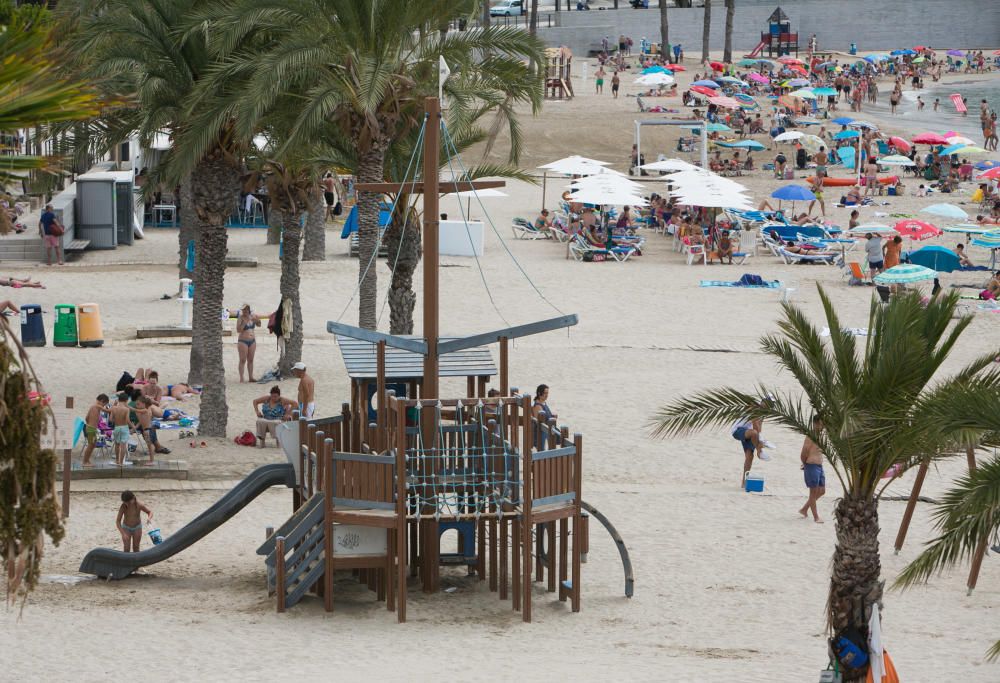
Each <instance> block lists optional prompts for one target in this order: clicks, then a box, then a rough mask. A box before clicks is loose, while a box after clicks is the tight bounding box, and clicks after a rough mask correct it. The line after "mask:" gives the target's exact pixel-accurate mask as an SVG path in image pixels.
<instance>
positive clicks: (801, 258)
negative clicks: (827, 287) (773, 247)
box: [778, 247, 839, 265]
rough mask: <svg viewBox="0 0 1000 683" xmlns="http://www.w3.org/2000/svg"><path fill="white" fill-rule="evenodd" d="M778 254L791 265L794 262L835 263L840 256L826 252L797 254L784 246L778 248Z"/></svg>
mask: <svg viewBox="0 0 1000 683" xmlns="http://www.w3.org/2000/svg"><path fill="white" fill-rule="evenodd" d="M778 256H780V257H781V260H782V261H784V262H785V263H787V264H789V265H791V264H793V263H825V264H827V265H833V263H834V262H835V261H836V260H837V258H839V255H838V254H831V253H824V254H797V253H795V252H793V251H788V250H787V249H785V248H784V247H779V248H778Z"/></svg>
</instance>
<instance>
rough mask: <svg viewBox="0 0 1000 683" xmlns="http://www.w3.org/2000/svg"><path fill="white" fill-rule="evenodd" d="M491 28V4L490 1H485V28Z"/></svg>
mask: <svg viewBox="0 0 1000 683" xmlns="http://www.w3.org/2000/svg"><path fill="white" fill-rule="evenodd" d="M489 27H490V3H489V0H483V28H489Z"/></svg>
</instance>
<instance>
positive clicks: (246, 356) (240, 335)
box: [236, 304, 260, 383]
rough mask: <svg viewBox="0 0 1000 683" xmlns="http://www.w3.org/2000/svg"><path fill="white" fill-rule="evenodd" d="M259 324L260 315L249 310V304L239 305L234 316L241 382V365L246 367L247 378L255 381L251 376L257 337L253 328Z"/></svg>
mask: <svg viewBox="0 0 1000 683" xmlns="http://www.w3.org/2000/svg"><path fill="white" fill-rule="evenodd" d="M259 326H260V317H259V316H257V315H255V314H254V312H253V311H252V310H250V304H243V306H242V307H240V314H239V316H237V318H236V335H237V336H236V350H237V352H238V353H239V355H240V382H241V383H242V382H243V367H244V366H246V369H247V379H248V380H249V381H250V382H256V381H257V380H255V379H254V377H253V356H254V353H255V352H256V351H257V337H256V335H255V334H254V329H255V328H257V327H259Z"/></svg>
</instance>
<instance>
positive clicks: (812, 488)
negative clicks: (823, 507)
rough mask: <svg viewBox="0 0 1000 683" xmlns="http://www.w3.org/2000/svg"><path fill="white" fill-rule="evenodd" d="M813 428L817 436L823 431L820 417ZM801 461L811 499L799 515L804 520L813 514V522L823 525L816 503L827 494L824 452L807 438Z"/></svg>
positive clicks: (814, 420)
mask: <svg viewBox="0 0 1000 683" xmlns="http://www.w3.org/2000/svg"><path fill="white" fill-rule="evenodd" d="M812 427H813V430H814V431H815V432H816V433H817V434H818V433H819V432H820V431H821V430H822V429H823V421H822V420H820V419H819V416H815V417H813V420H812ZM799 459H800V460H801V461H802V474H803V476H804V478H805V480H806V488H808V489H809V499H808V500H806V504H805V505H803V506H802V507H801V508H800V509H799V514H800V515H802V517H803V518H804V519H809V513H810V512H812V516H813V521H814V522H816V523H817V524H822V523H823V520H822V519H820V518H819V510H817V509H816V503H817V502H818V501H819V499H820V498H822V497H823V496H824V495H825V494H826V475H825V474H824V473H823V452H822V451H821V450H820V449H819V446H817V445H816V442H815V441H813V440H812V439H810V438H809V437H808V436H807V437H806V438H805V441H803V442H802V452H801V453H800V454H799Z"/></svg>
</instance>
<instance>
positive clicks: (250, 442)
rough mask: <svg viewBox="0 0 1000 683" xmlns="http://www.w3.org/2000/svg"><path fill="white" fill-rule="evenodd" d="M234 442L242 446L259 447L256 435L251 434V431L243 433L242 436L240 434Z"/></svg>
mask: <svg viewBox="0 0 1000 683" xmlns="http://www.w3.org/2000/svg"><path fill="white" fill-rule="evenodd" d="M233 441H234V442H236V444H237V445H240V446H256V445H257V437H256V436H254V433H253V432H250V431H246V432H243V433H242V434H240V435H239V436H237V437H236V438H235V439H233Z"/></svg>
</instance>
